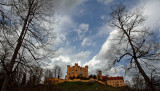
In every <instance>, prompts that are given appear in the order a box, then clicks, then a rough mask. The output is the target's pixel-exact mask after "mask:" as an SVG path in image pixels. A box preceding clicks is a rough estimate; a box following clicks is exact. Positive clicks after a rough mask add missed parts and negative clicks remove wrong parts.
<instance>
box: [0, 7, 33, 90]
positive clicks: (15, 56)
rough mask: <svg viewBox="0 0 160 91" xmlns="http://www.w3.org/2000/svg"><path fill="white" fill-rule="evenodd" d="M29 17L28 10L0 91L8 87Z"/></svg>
mask: <svg viewBox="0 0 160 91" xmlns="http://www.w3.org/2000/svg"><path fill="white" fill-rule="evenodd" d="M29 16H30V9H29V11H28V14H27V17H26V19H25V21H24V25H23V28H22V32H21V35H20V37H19V39H18V43H17V46H16V49H15V51H14V54H13V56H12V58H11V61H10V64H9V69H8V70H7V71H8V72H7V74H6V75H5V79H4V82H3V86H2V89H1V91H6V89H7V86H8V80H9V76H10V75H11V74H12V69H13V66H14V64H15V60H16V58H17V54H18V51H19V50H20V48H21V45H22V42H23V38H24V36H25V34H26V32H27V30H26V26H27V22H28V19H29Z"/></svg>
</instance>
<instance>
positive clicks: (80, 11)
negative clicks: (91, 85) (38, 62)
mask: <svg viewBox="0 0 160 91" xmlns="http://www.w3.org/2000/svg"><path fill="white" fill-rule="evenodd" d="M117 3H122V4H124V5H126V6H127V8H128V9H129V11H132V10H134V9H141V10H142V11H143V13H144V15H146V16H147V20H146V22H145V24H146V25H147V26H148V27H150V29H151V30H153V31H160V12H159V8H160V0H54V5H53V6H54V21H55V23H54V24H53V26H54V30H53V31H54V32H55V33H56V39H55V44H54V45H55V46H56V49H57V52H56V54H55V56H54V57H53V58H51V59H49V61H47V64H48V65H47V68H53V67H54V65H59V66H60V67H61V68H62V70H63V77H64V76H65V75H66V72H67V65H71V66H73V65H74V64H75V63H78V65H80V66H82V67H84V66H85V65H88V66H89V68H88V70H89V74H95V73H96V70H97V69H101V70H102V73H103V75H107V74H108V75H110V76H124V78H125V79H129V78H130V77H129V75H125V74H124V72H125V71H124V69H123V67H124V64H119V65H117V66H114V67H112V68H111V69H110V70H108V71H106V70H105V69H107V67H108V66H109V65H110V64H109V61H110V60H109V59H107V58H106V56H105V54H106V52H107V50H108V49H109V47H110V44H111V43H112V41H111V40H109V39H110V38H112V37H113V35H114V33H116V32H115V29H114V28H112V27H110V26H109V25H108V24H107V23H108V21H109V19H110V15H109V13H110V12H111V8H110V7H111V6H112V5H114V4H117Z"/></svg>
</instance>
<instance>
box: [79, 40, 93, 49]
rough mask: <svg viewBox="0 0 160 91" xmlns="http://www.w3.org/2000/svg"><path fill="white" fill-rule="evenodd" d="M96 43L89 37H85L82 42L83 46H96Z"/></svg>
mask: <svg viewBox="0 0 160 91" xmlns="http://www.w3.org/2000/svg"><path fill="white" fill-rule="evenodd" d="M94 45H95V43H93V42H92V40H91V39H89V38H84V39H83V41H82V43H81V46H82V47H85V46H94Z"/></svg>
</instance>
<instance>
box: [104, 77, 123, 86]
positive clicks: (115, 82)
mask: <svg viewBox="0 0 160 91" xmlns="http://www.w3.org/2000/svg"><path fill="white" fill-rule="evenodd" d="M102 82H104V83H106V84H107V85H111V86H113V87H122V86H124V79H123V77H120V76H117V77H109V76H102Z"/></svg>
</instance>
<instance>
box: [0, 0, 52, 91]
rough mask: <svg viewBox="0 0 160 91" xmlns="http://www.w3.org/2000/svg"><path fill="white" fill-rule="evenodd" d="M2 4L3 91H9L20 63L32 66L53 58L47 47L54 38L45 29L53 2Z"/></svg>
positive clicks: (35, 0)
mask: <svg viewBox="0 0 160 91" xmlns="http://www.w3.org/2000/svg"><path fill="white" fill-rule="evenodd" d="M0 5H1V7H0V16H1V17H2V18H1V19H0V21H1V22H0V23H1V25H0V28H1V31H0V32H1V34H0V49H2V50H1V51H2V52H1V54H0V55H1V59H0V63H1V65H2V66H3V69H4V70H5V79H4V82H3V86H2V89H1V91H6V88H7V87H8V86H9V85H8V83H9V79H10V77H11V75H12V74H13V73H14V71H15V70H16V69H17V67H18V66H19V64H21V65H24V66H26V67H29V65H31V64H34V63H38V60H41V58H46V55H47V56H50V55H49V54H51V55H52V53H49V52H51V51H52V50H53V48H50V49H48V48H49V46H48V44H49V43H51V40H52V39H54V38H53V37H52V35H50V34H52V33H51V30H50V28H49V26H48V27H46V25H48V24H49V23H48V21H49V15H51V13H50V10H51V9H52V6H51V5H52V0H2V1H0ZM33 60H35V62H33Z"/></svg>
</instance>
